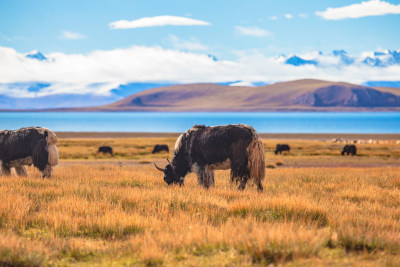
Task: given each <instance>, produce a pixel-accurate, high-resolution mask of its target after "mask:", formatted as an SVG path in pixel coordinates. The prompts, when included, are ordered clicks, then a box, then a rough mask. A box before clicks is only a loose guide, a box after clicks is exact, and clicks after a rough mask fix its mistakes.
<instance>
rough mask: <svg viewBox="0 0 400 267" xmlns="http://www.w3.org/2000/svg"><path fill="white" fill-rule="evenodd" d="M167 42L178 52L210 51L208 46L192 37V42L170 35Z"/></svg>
mask: <svg viewBox="0 0 400 267" xmlns="http://www.w3.org/2000/svg"><path fill="white" fill-rule="evenodd" d="M166 42H167V43H168V44H170V45H172V47H173V48H175V49H178V50H187V51H205V50H207V49H208V46H206V45H204V44H202V43H200V42H199V41H198V40H197V39H196V38H195V37H192V38H191V39H190V40H185V39H182V38H179V37H177V36H175V35H169V36H168V38H167V40H166Z"/></svg>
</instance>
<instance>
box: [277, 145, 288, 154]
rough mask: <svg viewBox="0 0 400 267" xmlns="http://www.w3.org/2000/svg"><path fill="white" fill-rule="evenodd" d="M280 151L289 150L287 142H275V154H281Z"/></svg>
mask: <svg viewBox="0 0 400 267" xmlns="http://www.w3.org/2000/svg"><path fill="white" fill-rule="evenodd" d="M282 151H288V152H290V146H289V145H288V144H277V145H276V149H275V155H278V153H279V154H282Z"/></svg>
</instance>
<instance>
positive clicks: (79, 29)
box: [0, 0, 400, 96]
mask: <svg viewBox="0 0 400 267" xmlns="http://www.w3.org/2000/svg"><path fill="white" fill-rule="evenodd" d="M371 7H372V8H371ZM121 20H126V21H125V22H121ZM173 21H175V24H178V25H171V24H174V22H173ZM176 21H177V22H176ZM124 23H125V24H126V25H128V26H127V27H128V28H122V27H121V25H124ZM146 23H147V24H146ZM157 23H158V24H157ZM112 25H117V26H112ZM129 25H130V26H129ZM132 25H133V26H132ZM155 25H159V26H155ZM160 25H164V26H160ZM399 26H400V0H396V1H395V0H390V1H389V0H387V1H383V0H368V1H362V0H352V1H343V0H328V1H317V0H306V1H288V0H283V1H266V0H259V1H255V0H253V1H251V0H250V1H232V0H230V1H208V0H205V1H183V0H182V1H161V0H160V1H123V0H114V1H99V0H97V1H89V0H85V1H82V0H80V1H74V0H68V1H64V0H58V1H50V0H49V1H43V0H42V1H21V0H12V1H10V0H0V48H1V49H2V52H0V71H1V70H2V69H3V70H5V71H4V72H3V74H1V72H0V85H2V86H0V94H12V93H11V91H12V90H14V91H13V92H14V95H16V96H17V95H19V94H21V95H26V94H25V93H24V92H25V91H26V90H25V89H23V88H21V90H19V91H18V90H17V91H16V90H15V86H14V87H13V89H11V88H10V87H9V86H8V87H7V84H12V83H17V82H19V83H27V82H43V83H51V84H53V85H54V86H50V87H49V88H46V90H47V91H43V92H42V93H43V94H46V93H57V92H68V90H71V91H73V92H83V91H84V92H89V91H90V90H93V88H96V91H95V93H99V94H106V93H108V92H109V91H110V90H111V89H112V87H113V86H114V88H115V86H118V85H119V84H123V83H129V82H179V83H184V82H226V81H229V80H231V81H232V80H241V81H242V80H243V81H247V82H257V81H263V82H266V83H269V82H276V81H282V80H290V79H297V78H321V79H331V80H344V81H349V82H355V83H361V82H365V81H366V80H367V79H368V78H369V77H371V78H373V79H376V78H379V77H382V79H385V80H395V79H396V73H397V74H399V73H400V72H398V71H399V69H398V66H394V67H393V66H392V67H389V68H388V69H382V68H381V69H373V68H368V69H364V66H361V65H360V66H361V67H358V68H357V69H355V68H353V69H354V70H353V69H351V70H349V69H348V67H343V68H342V66H341V65H338V64H336V63H332V62H333V61H334V59H332V58H331V57H327V58H325V59H324V60H325V61H324V62H325V63H322V64H320V67H319V68H318V69H317V67H315V66H304V67H297V68H292V66H289V67H287V66H281V65H279V66H278V67H275V65H274V64H281V63H282V59H279V58H278V57H279V55H282V54H284V55H286V56H288V55H293V54H297V55H301V56H303V57H305V58H307V57H313V56H315V53H316V52H315V51H322V52H323V53H324V54H329V53H331V51H332V50H335V49H336V50H339V49H344V50H346V51H347V52H348V54H349V55H352V56H354V57H356V58H357V57H361V58H360V60H361V59H362V57H365V55H367V54H368V53H371V52H372V51H375V50H386V49H389V50H392V51H393V50H398V49H400V34H399ZM129 27H130V28H129ZM32 50H38V51H40V52H41V53H43V54H44V55H45V56H46V57H47V58H48V59H49V60H48V61H47V62H44V63H41V64H39V63H37V62H31V61H30V60H28V61H23V60H22V59H20V58H19V57H20V56H21V55H24V54H25V53H28V52H30V51H32ZM146 55H147V56H146ZM209 55H212V56H215V58H217V59H218V63H213V62H208V61H207V60H208V56H209ZM1 57H2V58H3V60H1ZM171 57H172V58H173V59H171ZM136 59H137V60H138V61H139V62H137V64H135V63H132V61H135V60H136ZM1 61H2V62H1ZM263 61H264V62H265V64H262V62H263ZM273 61H274V62H275V63H274V62H273ZM51 62H52V63H54V64H53V66H52V67H51V66H48V65H50V63H51ZM276 62H277V63H276ZM357 62H358V61H357ZM46 64H47V65H46ZM85 64H86V65H85ZM329 64H336V65H335V67H332V66H331V67H332V68H325V69H323V70H322V67H321V66H326V65H329ZM2 65H3V66H2ZM96 65H99V66H106V65H109V66H115V69H112V68H111V67H109V68H108V69H107V70H106V68H103V69H102V70H99V69H98V66H96ZM10 66H11V67H10ZM121 66H122V67H121ZM124 66H125V68H123V67H124ZM10 68H11V69H10ZM136 68H137V69H136ZM158 68H160V70H159V69H158ZM191 68H195V69H196V71H194V70H191ZM338 68H341V71H340V70H338ZM346 68H347V69H346ZM21 69H24V70H25V69H26V70H27V71H26V72H21ZM77 69H80V72H79V73H74V70H77ZM165 69H168V71H166V70H165ZM117 70H118V72H119V73H125V74H121V75H119V74H118V73H116V72H117ZM136 70H137V71H136ZM188 70H189V71H188ZM130 71H132V72H133V74H132V75H131V74H130V73H132V72H130ZM349 71H353V72H349ZM112 72H115V73H112ZM153 72H157V73H156V74H154V73H153ZM187 72H188V73H187ZM180 73H181V74H182V73H183V74H182V75H180ZM362 73H364V74H362ZM83 74H85V75H86V76H89V77H90V78H87V79H86V78H84V76H85V75H83ZM68 75H70V76H69V77H68ZM235 75H236V76H235ZM352 75H353V76H352ZM363 75H364V76H363ZM371 75H372V76H371ZM77 76H79V77H78V78H76V77H77ZM399 76H400V75H399ZM18 77H19V78H18ZM71 77H73V78H71ZM96 77H99V78H98V80H96V79H97V78H96ZM69 79H70V80H71V81H70V82H69V83H68V84H67V81H68V80H69ZM399 79H400V78H398V80H399ZM92 84H100V85H101V86H99V87H96V86H95V87H93V86H89V85H92ZM105 84H107V86H104V88H103V87H102V86H103V85H105ZM30 95H31V96H35V95H37V92H34V93H31V94H30Z"/></svg>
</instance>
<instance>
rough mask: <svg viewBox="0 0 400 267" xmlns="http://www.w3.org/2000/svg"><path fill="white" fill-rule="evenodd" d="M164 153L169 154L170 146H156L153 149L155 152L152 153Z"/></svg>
mask: <svg viewBox="0 0 400 267" xmlns="http://www.w3.org/2000/svg"><path fill="white" fill-rule="evenodd" d="M162 151H166V152H169V148H168V146H167V145H155V146H154V148H153V151H152V152H151V153H152V154H155V153H159V152H162Z"/></svg>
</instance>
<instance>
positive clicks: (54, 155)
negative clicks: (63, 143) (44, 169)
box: [47, 131, 58, 166]
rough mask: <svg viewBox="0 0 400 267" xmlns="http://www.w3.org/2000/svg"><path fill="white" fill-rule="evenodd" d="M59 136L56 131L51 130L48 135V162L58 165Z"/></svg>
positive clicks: (51, 164)
mask: <svg viewBox="0 0 400 267" xmlns="http://www.w3.org/2000/svg"><path fill="white" fill-rule="evenodd" d="M57 142H58V140H57V136H56V135H55V133H53V132H52V131H49V134H48V137H47V144H48V146H49V147H48V150H49V158H48V163H49V164H50V166H56V165H57V164H58V149H57V146H56V144H57Z"/></svg>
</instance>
